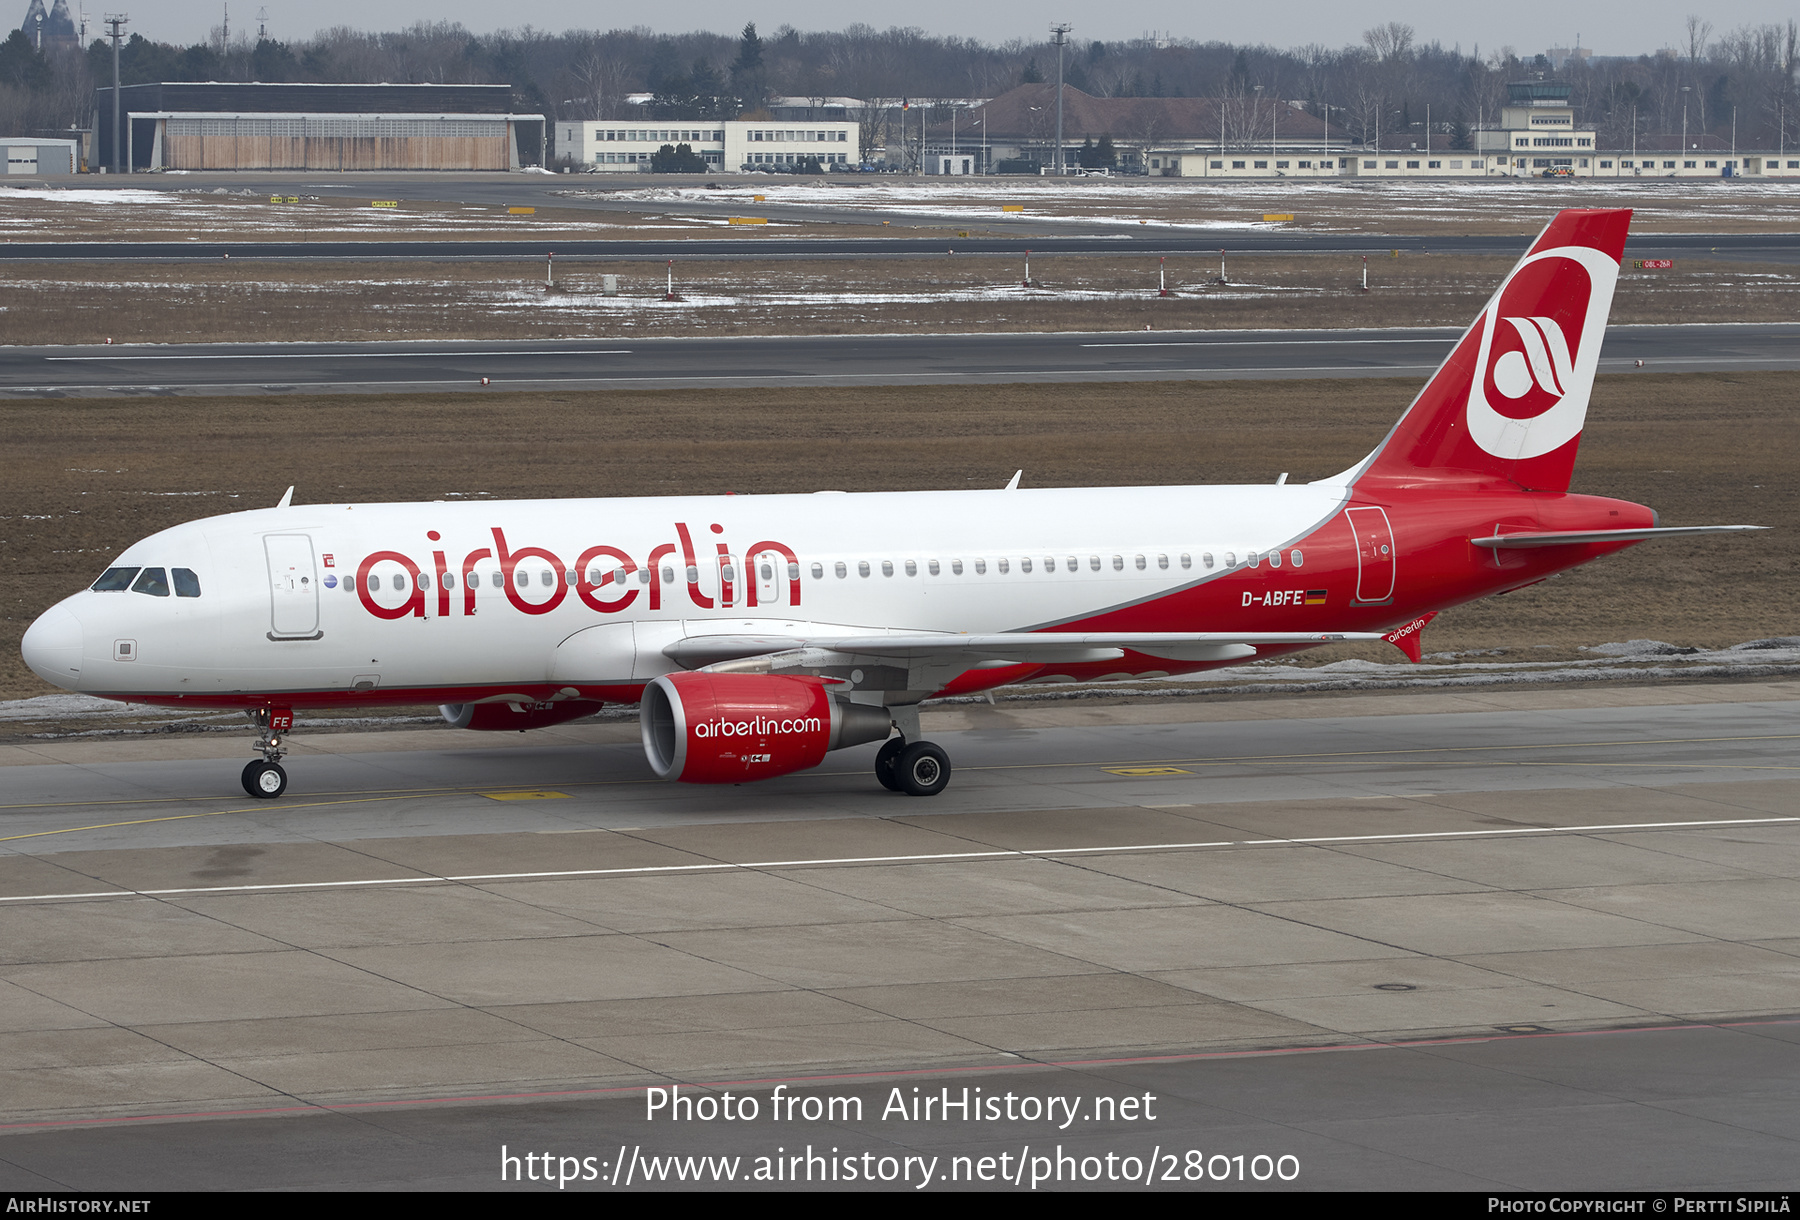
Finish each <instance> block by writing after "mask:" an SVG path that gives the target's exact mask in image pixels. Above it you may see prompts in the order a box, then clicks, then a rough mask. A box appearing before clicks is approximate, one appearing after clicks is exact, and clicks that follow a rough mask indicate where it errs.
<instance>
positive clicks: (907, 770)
mask: <svg viewBox="0 0 1800 1220" xmlns="http://www.w3.org/2000/svg"><path fill="white" fill-rule="evenodd" d="M875 778H876V780H878V781H879V782H880V784H881V786H882V787H883V788H886V789H887V790H888V791H889V792H904V793H906V795H908V796H936V795H937V794H938V793H940V792H942V791H943V790H944V789H945V788H946V787H948V786H949V784H950V756H949V755H948V754H946V753H944V751H943V750H942V749H941V748H940V747H938V746H937V745H934V744H933V743H931V742H929V741H914V742H908V741H906V740H905V739H904V738H900V737H895V738H893V739H891V740H890V741H889V742H888V743H887V744H886V745H884V746H882V747H881V752H880V753H879V754H877V755H876V756H875Z"/></svg>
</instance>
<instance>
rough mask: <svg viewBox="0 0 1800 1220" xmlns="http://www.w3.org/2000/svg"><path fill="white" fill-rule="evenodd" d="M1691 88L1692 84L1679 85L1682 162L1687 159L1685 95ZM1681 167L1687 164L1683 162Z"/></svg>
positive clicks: (1686, 95) (1684, 167)
mask: <svg viewBox="0 0 1800 1220" xmlns="http://www.w3.org/2000/svg"><path fill="white" fill-rule="evenodd" d="M1692 89H1693V86H1692V85H1683V86H1682V87H1681V159H1682V161H1683V162H1686V161H1687V150H1688V146H1687V144H1688V141H1687V97H1688V93H1689V92H1690V91H1691V90H1692ZM1682 168H1683V169H1686V168H1687V166H1686V165H1685V164H1684V165H1683V166H1682Z"/></svg>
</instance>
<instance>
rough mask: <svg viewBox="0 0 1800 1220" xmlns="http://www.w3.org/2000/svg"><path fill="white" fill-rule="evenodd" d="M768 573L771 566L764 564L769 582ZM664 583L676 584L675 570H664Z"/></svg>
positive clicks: (764, 573)
mask: <svg viewBox="0 0 1800 1220" xmlns="http://www.w3.org/2000/svg"><path fill="white" fill-rule="evenodd" d="M768 572H769V565H767V564H764V565H763V579H764V580H767V579H768V578H769V576H768ZM662 582H663V583H664V584H665V585H672V584H674V583H675V569H674V568H664V569H663V570H662Z"/></svg>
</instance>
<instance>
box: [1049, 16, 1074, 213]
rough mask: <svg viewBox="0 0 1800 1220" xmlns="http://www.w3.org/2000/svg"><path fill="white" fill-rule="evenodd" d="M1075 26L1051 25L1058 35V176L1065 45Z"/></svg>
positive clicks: (1061, 138)
mask: <svg viewBox="0 0 1800 1220" xmlns="http://www.w3.org/2000/svg"><path fill="white" fill-rule="evenodd" d="M1074 28H1075V27H1073V26H1071V25H1070V24H1068V22H1064V23H1063V24H1061V25H1053V26H1051V27H1050V32H1051V33H1052V34H1054V35H1056V176H1057V177H1058V178H1060V177H1062V175H1063V134H1062V110H1063V107H1062V103H1063V97H1062V94H1063V46H1064V44H1065V43H1066V42H1067V41H1068V37H1069V31H1070V30H1072V29H1074Z"/></svg>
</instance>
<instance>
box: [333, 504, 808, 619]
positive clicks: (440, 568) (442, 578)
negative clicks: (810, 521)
mask: <svg viewBox="0 0 1800 1220" xmlns="http://www.w3.org/2000/svg"><path fill="white" fill-rule="evenodd" d="M711 530H712V533H714V534H715V535H717V534H723V533H724V532H725V527H724V526H722V525H717V524H715V525H713V526H712V527H711ZM489 533H490V534H491V535H492V545H491V546H481V547H476V548H475V549H473V550H471V551H469V552H468V553H467V554H465V555H464V556H463V557H462V560H461V562H460V563H458V564H457V565H456V566H455V567H452V566H451V565H450V559H449V556H450V554H451V552H449V551H445V550H433V551H432V552H431V568H430V569H429V571H428V570H427V569H426V568H425V567H423V566H422V565H420V564H419V563H418V562H417V561H416V560H414V559H413V557H412V556H410V555H408V554H406V553H405V552H402V551H375V552H373V553H371V554H370V555H368V556H366V557H365V558H364V559H363V560H362V562H361V563H360V564H358V565H357V569H356V575H355V576H354V577H347V578H346V582H347V583H348V582H349V581H354V589H355V593H356V595H357V598H358V600H359V601H361V602H362V604H363V608H364V609H366V610H367V611H368V612H369V613H370V614H373V615H374V616H375V617H376V618H383V619H400V618H406V617H408V616H409V615H410V616H412V617H415V618H424V617H426V614H427V611H426V605H427V601H426V598H427V594H428V593H429V592H430V591H431V588H430V586H431V585H435V586H436V599H435V600H436V607H435V608H436V612H437V614H438V616H439V617H443V618H448V617H450V615H451V614H452V613H453V612H454V611H453V609H452V607H453V605H454V604H455V603H456V602H457V601H458V600H459V599H458V598H457V597H456V596H455V594H456V593H457V592H458V590H457V589H456V585H457V583H458V581H459V580H460V582H461V584H462V589H461V591H460V592H461V597H460V601H461V613H462V614H464V615H472V614H474V613H476V610H477V608H478V607H477V598H476V591H477V590H478V589H479V588H480V584H479V581H480V580H481V573H480V568H479V567H478V565H479V564H481V562H482V561H483V560H489V561H492V562H493V564H494V565H495V566H496V567H497V568H498V574H497V581H498V584H499V586H500V587H501V589H503V590H504V591H505V593H506V600H507V601H508V602H510V603H511V604H512V606H513V608H514V609H516V610H518V611H520V612H521V613H524V614H548V613H550V612H551V611H552V610H554V609H556V608H557V607H558V606H560V605H562V603H563V600H564V598H566V597H567V596H568V594H569V591H570V590H571V589H573V590H574V592H575V595H576V596H577V597H578V598H580V599H581V601H582V602H583V603H584V604H585V605H586V606H587V607H588V608H589V609H591V610H594V611H597V612H598V613H601V614H617V613H619V612H620V611H622V610H626V609H629V608H630V607H632V606H633V605H635V604H636V603H637V601H638V598H639V596H640V595H643V596H644V600H645V604H644V606H643V609H645V610H648V611H660V610H663V609H665V608H666V607H665V606H664V604H663V600H664V598H665V597H668V596H669V594H668V592H667V591H666V590H665V587H664V586H665V585H666V584H670V583H676V584H685V585H686V587H687V596H688V599H689V600H690V601H691V602H692V603H693V604H694V606H695V607H697V608H698V609H701V610H712V609H716V608H721V607H727V606H739V605H741V606H743V607H744V608H746V609H754V608H755V607H756V606H757V605H758V597H757V581H756V579H755V577H754V573H752V572H744V573H742V578H741V579H740V572H739V564H738V562H737V559H738V557H739V556H740V555H741V557H742V558H743V560H744V561H745V563H750V562H753V561H754V560H756V559H757V558H758V557H761V556H779V557H780V564H781V566H782V568H783V570H782V571H780V572H779V573H772V574H771V577H772V579H775V580H781V579H785V580H786V581H787V582H788V600H787V603H786V604H787V605H788V606H789V607H795V606H798V605H799V604H800V572H799V566H798V565H799V562H800V561H799V558H798V556H797V555H796V554H795V552H794V549H793V548H792V547H790V546H788V545H787V544H786V543H783V542H777V541H774V540H773V539H764V540H763V541H761V542H758V543H755V544H754V545H752V546H751V547H749V548H748V549H747V550H745V551H743V552H734V551H733V550H732V549H731V547H730V545H729V544H728V543H726V542H725V541H723V540H722V539H721V540H717V541H715V542H714V544H713V546H714V550H715V554H714V555H713V556H708V560H707V561H708V562H709V563H716V564H717V565H718V577H719V586H718V588H719V592H718V596H717V597H716V598H715V597H714V596H712V595H711V594H709V593H706V592H704V591H703V590H702V589H701V581H700V566H701V561H700V557H699V555H698V554H697V552H696V550H695V546H694V539H693V533H692V531H691V530H690V529H689V528H688V526H687V524H686V523H685V522H676V523H675V535H676V537H677V538H678V539H679V542H665V543H663V544H661V545H660V546H656V547H653V548H652V549H651V551H650V553H649V555H648V556H646V558H645V560H644V563H643V566H641V567H640V566H639V565H638V562H637V560H636V559H634V558H633V557H632V556H631V554H630V553H629V552H627V551H625V550H622V549H621V548H619V547H616V546H612V545H610V544H606V543H601V544H597V545H594V546H590V547H588V548H587V549H585V550H583V551H582V552H581V553H580V555H579V556H578V557H577V558H576V560H575V563H574V564H573V565H572V566H566V565H565V564H564V563H563V561H562V559H561V558H560V557H558V556H557V555H556V553H555V552H553V551H550V550H548V549H546V548H544V547H541V546H520V547H514V546H510V545H509V544H508V543H507V540H506V531H505V529H503V528H502V527H500V526H497V525H496V526H492V527H490V529H489ZM425 537H426V538H427V539H428V540H429V541H431V542H434V543H435V542H441V541H442V535H441V534H440V533H439V532H438V531H437V530H431V531H429V532H427V533H426V535H425ZM677 552H679V553H680V555H681V560H682V563H681V567H682V577H683V579H681V580H677V581H672V582H671V581H669V580H667V579H666V578H665V574H667V575H670V576H672V575H673V572H672V570H671V569H670V568H666V567H665V566H664V563H663V561H664V560H665V559H669V558H671V557H673V556H674V555H675V554H676V553H677ZM326 560H327V566H330V557H329V556H327V557H326ZM530 560H535V561H537V562H538V563H541V564H543V565H544V566H543V567H542V568H535V566H534V570H535V571H537V572H538V574H539V577H540V580H539V583H538V585H537V586H536V587H535V588H534V586H533V585H532V583H531V581H530V572H526V571H522V570H521V566H520V565H521V562H522V561H530ZM771 562H773V561H771ZM383 563H391V564H395V565H398V566H399V568H400V569H401V574H399V575H395V574H390V575H389V578H388V588H389V589H391V590H392V591H393V592H394V593H402V592H404V594H405V597H404V598H403V600H401V601H400V602H398V603H397V604H393V605H388V604H384V602H383V600H382V599H379V598H378V596H377V595H379V594H381V593H382V592H383V591H384V590H383V588H382V579H381V576H380V574H379V573H377V572H376V571H375V568H376V566H377V565H379V564H383ZM567 573H573V574H574V579H573V583H571V581H570V579H569V577H568V575H567ZM634 575H635V576H638V583H637V585H636V586H635V587H632V586H631V583H630V582H631V580H632V577H633V576H634ZM332 583H333V581H332V578H331V577H329V576H328V577H326V584H327V586H328V587H329V586H331V584H332ZM740 586H741V594H740ZM534 592H535V593H537V594H538V595H539V597H540V598H541V600H533V598H532V597H531V596H529V595H530V594H532V593H534ZM765 600H766V599H765ZM776 600H777V601H779V599H776Z"/></svg>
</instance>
